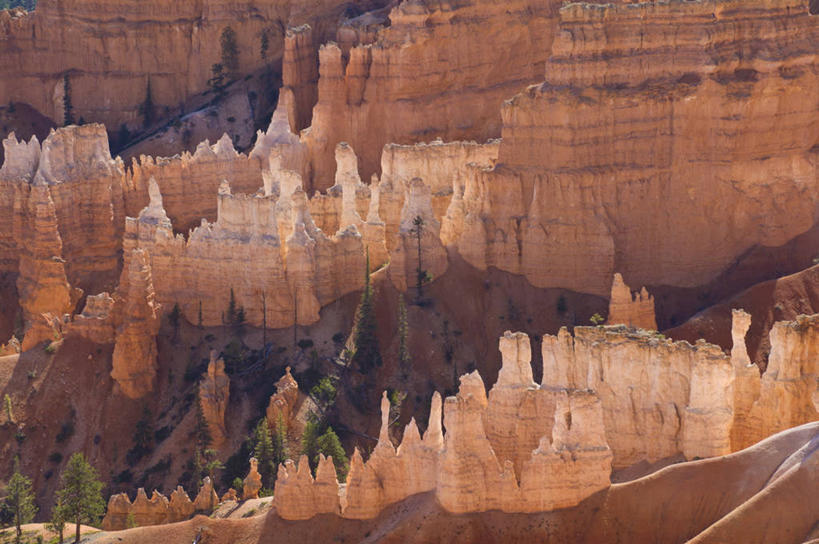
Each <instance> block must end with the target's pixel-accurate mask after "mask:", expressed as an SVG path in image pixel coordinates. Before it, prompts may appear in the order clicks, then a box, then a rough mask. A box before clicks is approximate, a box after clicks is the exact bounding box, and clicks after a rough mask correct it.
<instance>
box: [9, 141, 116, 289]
mask: <svg viewBox="0 0 819 544" xmlns="http://www.w3.org/2000/svg"><path fill="white" fill-rule="evenodd" d="M3 146H4V148H5V151H6V161H5V162H4V163H3V167H2V168H0V197H2V198H0V217H2V219H0V221H2V223H0V226H2V227H3V233H2V234H0V255H2V256H0V265H2V266H3V267H4V271H5V270H8V271H11V272H15V273H16V272H17V266H19V259H20V255H21V253H22V252H23V251H26V245H27V241H26V240H25V236H26V232H25V230H26V229H27V228H31V227H27V222H28V221H29V220H27V219H26V216H27V214H31V213H32V212H31V211H29V210H32V206H36V201H39V200H43V199H44V198H45V195H44V192H45V191H46V190H47V192H48V193H49V197H50V199H51V201H52V202H53V208H54V211H53V213H54V216H55V220H54V225H49V229H52V228H53V230H54V231H55V233H58V234H59V236H60V239H61V242H62V254H61V255H60V256H61V257H62V258H63V259H64V260H65V270H66V275H67V278H68V281H69V282H70V283H71V284H72V285H73V286H76V287H78V288H80V289H83V290H84V291H86V292H97V291H98V290H101V288H108V289H112V288H113V287H114V285H116V280H117V277H118V274H119V270H120V269H119V259H120V257H121V251H122V226H123V221H124V214H123V198H122V183H121V180H122V177H123V171H124V170H123V165H122V161H120V160H114V159H112V158H111V155H110V152H109V150H108V136H107V134H106V133H105V128H104V127H103V126H101V125H85V126H81V127H67V128H64V129H59V130H56V131H52V132H51V134H49V136H48V137H47V138H46V139H45V140H44V141H43V143H42V145H40V144H39V143H38V142H37V140H36V138H32V140H31V141H30V142H29V143H25V142H18V141H17V139H16V138H15V136H14V134H11V135H9V137H8V138H6V139H5V140H4V141H3ZM34 186H40V187H44V188H45V189H38V190H36V191H34V192H33V193H32V189H33V187H34ZM32 197H33V198H34V199H35V201H34V202H29V201H30V200H31V198H32ZM32 211H33V210H32ZM54 227H56V228H54ZM51 236H53V234H52V235H51Z"/></svg>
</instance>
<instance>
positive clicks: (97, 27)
mask: <svg viewBox="0 0 819 544" xmlns="http://www.w3.org/2000/svg"><path fill="white" fill-rule="evenodd" d="M359 4H360V8H364V10H366V9H371V7H370V6H369V5H368V4H369V3H368V2H360V3H359ZM372 7H381V6H380V5H379V4H378V3H377V2H376V3H373V6H372ZM345 8H346V6H345V4H344V3H343V2H338V1H334V0H329V1H321V0H319V1H313V2H308V3H303V2H302V3H290V2H282V1H279V0H245V1H242V2H238V3H237V2H227V1H224V0H206V1H203V2H167V1H154V2H142V1H139V0H117V1H113V2H103V3H101V2H96V1H93V0H72V1H71V2H64V1H63V0H41V1H40V2H38V3H37V9H36V10H35V11H34V12H32V13H29V14H25V15H23V16H18V15H14V14H13V13H12V12H4V13H2V15H0V50H2V51H3V53H2V54H0V72H2V73H3V74H4V75H3V77H2V78H0V103H3V104H5V103H8V102H9V101H14V102H23V103H27V104H29V105H31V106H32V107H34V108H35V109H36V110H38V111H39V112H40V113H42V114H43V115H45V116H47V117H49V118H51V119H53V120H54V121H55V122H57V123H58V124H62V122H63V120H64V118H65V104H66V102H65V96H66V90H68V95H69V101H70V103H71V106H72V109H73V118H74V119H75V120H78V119H80V118H83V119H84V120H85V121H87V122H101V123H104V124H105V125H106V126H107V127H109V130H110V131H111V132H112V133H114V132H115V131H116V130H117V129H118V128H119V127H120V125H122V124H127V125H130V126H131V127H132V128H133V127H135V126H138V125H140V124H141V120H140V117H141V115H140V111H139V110H140V105H141V104H143V103H144V102H145V98H146V95H147V89H148V86H149V85H150V92H151V96H152V101H153V104H155V106H156V109H157V112H159V113H160V116H161V115H162V112H163V111H164V109H165V108H167V109H169V110H174V111H176V110H177V108H178V106H179V104H180V103H184V102H185V100H186V99H188V98H189V97H192V96H194V95H197V94H199V93H201V92H203V91H206V90H207V89H208V83H207V82H208V80H209V79H210V78H211V77H213V73H212V70H211V68H212V66H213V65H214V64H216V63H221V62H222V61H223V59H222V52H221V48H220V39H221V37H222V35H223V32H224V30H225V28H227V27H230V28H231V29H232V30H233V31H234V35H235V44H236V50H237V52H238V55H237V59H236V61H237V66H236V67H235V71H236V72H237V73H239V74H245V73H248V72H252V71H254V70H255V69H257V68H261V67H264V66H266V65H269V64H272V65H275V64H276V63H277V62H278V63H280V62H281V58H282V54H283V52H284V35H285V29H286V27H287V26H298V25H301V24H304V23H309V24H311V25H312V26H313V28H315V29H316V32H317V38H319V37H321V38H323V39H328V38H330V37H332V36H333V35H334V34H335V28H336V26H337V24H338V20H339V18H340V16H341V15H342V13H343V12H344V11H345ZM53 29H58V31H53ZM263 44H264V45H263ZM226 69H227V67H226ZM66 81H67V83H66Z"/></svg>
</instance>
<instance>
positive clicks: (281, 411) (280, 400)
mask: <svg viewBox="0 0 819 544" xmlns="http://www.w3.org/2000/svg"><path fill="white" fill-rule="evenodd" d="M298 400H299V384H298V383H296V379H295V378H293V375H292V374H290V367H289V366H288V367H287V368H285V369H284V376H282V377H281V378H279V381H277V382H276V392H275V393H274V394H273V395H271V396H270V402H269V403H268V405H267V412H266V416H267V423H268V425H270V426H271V427H272V428H275V427H276V426H277V425H279V422H281V423H282V424H283V425H284V426H285V431H286V432H289V430H290V425H291V422H292V420H293V416H294V415H295V414H296V411H295V409H296V402H297V401H298Z"/></svg>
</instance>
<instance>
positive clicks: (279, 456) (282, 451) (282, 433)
mask: <svg viewBox="0 0 819 544" xmlns="http://www.w3.org/2000/svg"><path fill="white" fill-rule="evenodd" d="M272 439H273V466H274V467H278V466H279V465H280V464H282V463H284V462H285V461H287V426H285V424H284V416H282V414H281V413H279V414H278V417H277V418H276V424H275V425H274V427H273V434H272ZM273 476H274V479H275V476H276V473H275V472H274V473H273ZM270 485H271V486H272V485H273V482H270Z"/></svg>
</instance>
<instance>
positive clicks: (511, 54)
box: [304, 0, 558, 190]
mask: <svg viewBox="0 0 819 544" xmlns="http://www.w3.org/2000/svg"><path fill="white" fill-rule="evenodd" d="M557 6H558V3H557V2H552V1H533V0H515V1H512V2H504V3H502V4H501V3H498V2H492V1H489V0H459V1H457V2H432V1H427V0H423V1H418V2H401V3H400V4H398V5H397V6H396V7H395V8H393V9H392V10H391V11H390V13H389V20H390V25H389V27H387V28H383V29H382V30H380V31H379V32H378V34H377V38H376V39H375V41H374V43H363V44H359V45H355V46H354V47H351V48H349V50H343V49H342V47H339V46H337V45H335V44H327V45H324V46H322V47H321V48H320V50H319V64H320V68H319V80H318V102H317V104H316V106H315V108H314V109H313V119H312V125H311V126H310V128H309V129H307V131H306V132H305V133H304V139H305V141H306V143H307V144H308V146H309V147H310V150H311V160H312V165H313V172H314V178H313V182H312V184H307V187H309V188H310V189H320V190H323V189H326V188H327V187H329V186H330V185H331V182H332V178H333V150H334V148H335V146H336V144H337V143H338V142H341V141H346V142H349V143H350V144H351V145H352V146H353V147H354V148H355V149H356V150H357V151H358V152H359V156H360V160H361V172H362V175H363V177H364V178H365V179H368V178H369V177H370V176H371V175H372V174H373V173H377V171H378V166H379V160H380V154H381V149H382V147H383V146H384V145H385V144H387V143H393V142H395V143H401V144H410V143H415V142H421V141H427V140H430V139H432V138H434V137H441V138H443V139H445V140H466V139H475V140H478V141H485V140H487V139H489V138H493V137H497V136H498V135H499V133H500V127H501V123H500V117H499V115H498V108H499V106H500V104H501V103H502V102H503V101H504V100H505V99H507V98H508V97H509V96H511V95H513V94H514V93H516V92H518V91H519V90H520V88H521V87H523V86H524V85H526V84H528V83H533V82H536V81H538V80H539V79H541V78H542V76H543V69H544V63H545V62H546V60H547V58H548V57H549V51H550V48H551V42H552V35H553V29H554V26H555V21H556V19H555V14H556V9H557ZM364 34H367V33H364ZM339 41H340V42H341V43H342V46H344V43H345V40H344V39H343V37H342V39H340V40H339ZM367 41H369V40H367ZM347 47H349V46H346V47H345V49H347Z"/></svg>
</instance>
